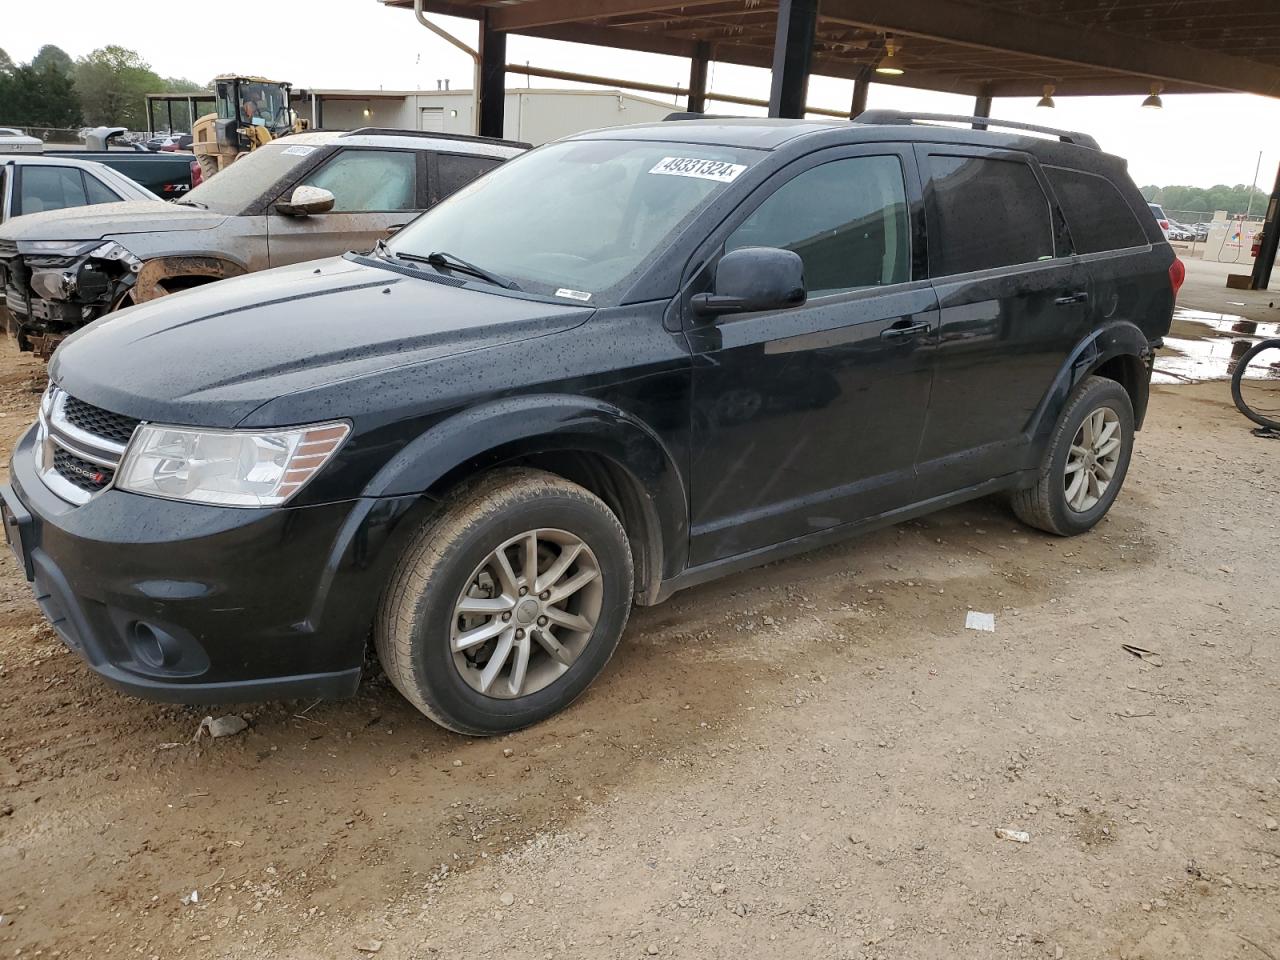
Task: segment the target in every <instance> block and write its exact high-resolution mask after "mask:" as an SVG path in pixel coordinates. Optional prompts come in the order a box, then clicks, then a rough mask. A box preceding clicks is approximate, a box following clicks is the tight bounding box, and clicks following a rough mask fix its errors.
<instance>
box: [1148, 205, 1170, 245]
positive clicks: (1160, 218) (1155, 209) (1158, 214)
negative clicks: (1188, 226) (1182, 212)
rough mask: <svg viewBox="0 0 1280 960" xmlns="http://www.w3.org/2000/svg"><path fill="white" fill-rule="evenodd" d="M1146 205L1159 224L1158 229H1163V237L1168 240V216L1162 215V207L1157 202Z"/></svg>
mask: <svg viewBox="0 0 1280 960" xmlns="http://www.w3.org/2000/svg"><path fill="white" fill-rule="evenodd" d="M1147 206H1148V207H1150V208H1151V213H1152V214H1153V215H1154V216H1155V218H1156V223H1158V224H1160V229H1161V230H1162V231H1164V238H1165V239H1166V240H1168V239H1169V218H1168V217H1166V216H1165V215H1164V207H1162V206H1160V204H1158V203H1148V204H1147Z"/></svg>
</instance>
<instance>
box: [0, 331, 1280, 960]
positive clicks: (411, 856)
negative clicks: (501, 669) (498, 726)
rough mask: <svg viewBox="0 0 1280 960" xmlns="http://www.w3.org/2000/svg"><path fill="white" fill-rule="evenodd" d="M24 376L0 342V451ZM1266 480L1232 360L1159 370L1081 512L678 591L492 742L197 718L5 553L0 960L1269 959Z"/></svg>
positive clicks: (977, 510)
mask: <svg viewBox="0 0 1280 960" xmlns="http://www.w3.org/2000/svg"><path fill="white" fill-rule="evenodd" d="M41 377H42V370H41V368H40V366H39V365H38V364H35V363H33V362H31V361H29V360H28V359H25V358H18V357H16V356H15V355H14V354H13V352H12V348H11V346H6V347H4V348H3V356H0V439H2V440H4V441H6V443H7V444H9V445H11V443H12V440H13V439H14V438H16V436H17V435H18V434H19V432H20V431H21V429H22V428H23V426H24V425H25V424H26V423H27V422H28V421H29V420H30V418H31V417H32V416H33V413H34V409H35V404H36V399H37V396H38V390H39V389H40V386H41V384H40V380H41ZM1278 494H1280V443H1277V442H1274V441H1265V440H1260V439H1256V438H1254V437H1253V436H1251V435H1250V433H1249V432H1248V429H1247V425H1246V423H1245V421H1244V419H1243V418H1242V417H1240V416H1239V415H1238V414H1237V413H1236V412H1235V411H1234V410H1233V409H1232V408H1231V407H1230V403H1229V400H1228V398H1227V390H1226V386H1225V384H1222V383H1210V384H1201V385H1194V386H1180V387H1158V388H1156V390H1155V391H1154V396H1153V400H1152V409H1151V414H1150V417H1149V420H1148V428H1147V429H1146V430H1145V431H1144V432H1143V433H1142V434H1141V435H1140V436H1139V441H1138V447H1137V452H1136V454H1135V458H1134V462H1133V466H1132V469H1131V472H1130V475H1129V479H1128V482H1127V484H1126V488H1125V491H1124V493H1123V495H1122V496H1121V498H1120V500H1119V502H1118V503H1117V505H1116V507H1115V509H1114V510H1113V511H1112V514H1111V517H1110V518H1109V520H1108V521H1107V522H1105V523H1104V524H1102V525H1101V526H1099V528H1098V529H1097V530H1095V531H1094V532H1093V533H1091V534H1090V535H1087V536H1085V537H1082V538H1079V539H1075V540H1061V539H1056V538H1052V537H1048V536H1046V535H1043V534H1040V533H1038V532H1036V531H1032V530H1029V529H1027V528H1025V527H1022V526H1020V525H1019V524H1018V523H1017V522H1016V521H1015V520H1014V519H1013V518H1012V516H1011V514H1010V513H1009V512H1008V510H1007V509H1006V508H1005V506H1004V505H1003V504H1002V503H1000V502H997V501H979V502H977V503H975V504H971V505H968V506H965V507H962V508H958V509H953V510H948V511H946V512H944V513H940V514H937V515H935V516H932V517H929V518H926V519H924V520H920V521H915V522H911V523H906V524H902V525H900V526H897V527H893V528H891V529H887V530H884V531H881V532H878V533H875V534H872V535H869V536H867V537H864V538H862V539H860V540H856V541H853V542H850V543H848V544H845V545H842V546H838V547H833V548H829V549H825V550H822V551H819V552H816V553H813V554H810V555H808V556H805V557H801V558H798V559H795V560H791V561H787V562H784V563H779V564H774V565H772V566H769V567H765V568H762V569H760V570H756V571H753V572H750V573H746V574H743V575H739V576H736V577H732V578H730V579H727V580H724V581H721V582H719V583H715V584H711V585H708V586H705V587H701V588H698V589H695V590H691V591H688V592H685V593H682V594H679V595H677V596H676V597H675V598H673V600H671V601H670V602H668V603H667V604H665V605H663V606H659V607H655V608H650V609H644V610H638V611H636V614H635V616H634V617H633V619H632V623H631V626H630V627H629V628H628V630H627V634H626V637H625V638H624V640H623V644H622V647H621V648H620V650H619V653H618V655H617V656H616V658H615V659H614V661H613V663H612V664H611V666H610V667H609V669H608V670H607V671H606V673H605V675H604V676H603V677H602V678H601V679H600V680H599V681H598V682H597V683H596V685H595V686H594V687H593V688H592V689H591V691H589V692H588V694H587V695H586V696H585V697H584V698H583V699H582V700H581V701H580V702H579V703H578V704H576V705H575V706H574V707H573V708H572V709H570V710H569V711H567V712H566V713H565V714H563V715H562V716H560V717H557V718H555V719H553V720H551V721H549V722H547V723H544V724H542V725H540V726H538V727H536V728H534V729H531V730H527V731H524V732H522V733H519V734H516V735H512V736H509V737H505V738H501V739H495V740H487V741H480V740H467V739H464V738H461V737H457V736H454V735H451V734H447V733H445V732H443V731H441V730H439V729H437V728H435V727H434V726H432V725H431V724H430V723H429V722H427V721H426V720H425V719H423V718H421V717H420V716H418V715H417V714H416V713H415V712H414V711H413V710H411V709H410V708H409V707H408V706H407V705H406V704H404V703H403V702H402V701H401V700H400V699H399V698H398V696H397V695H396V694H395V693H394V692H393V691H392V690H391V688H390V686H389V685H388V684H387V682H386V681H385V679H383V678H382V677H381V675H380V674H379V673H378V672H377V671H376V669H374V670H371V671H370V675H369V677H368V679H367V680H366V682H365V683H364V684H363V685H362V687H361V689H360V692H359V695H358V696H357V697H356V698H354V699H352V700H349V701H345V702H342V703H319V704H309V703H283V704H279V703H278V704H269V705H251V706H247V707H244V708H243V709H239V710H236V711H234V712H236V713H239V714H241V715H242V716H243V717H244V718H245V719H246V720H247V721H248V723H249V726H248V729H247V730H245V731H244V732H242V733H240V734H238V735H235V736H231V737H227V738H223V739H218V740H210V739H208V738H203V739H201V740H199V741H196V742H191V741H192V736H193V734H194V733H195V731H196V729H197V727H198V726H199V724H200V720H201V718H202V717H203V716H204V713H205V712H204V711H201V710H198V709H194V708H180V707H170V706H161V705H156V704H150V703H145V702H142V701H138V700H133V699H129V698H127V697H124V696H121V695H118V694H116V693H114V692H112V691H110V690H108V689H107V688H106V687H104V686H103V684H101V683H100V682H99V681H98V680H97V679H95V677H94V676H93V675H92V674H91V673H90V672H89V671H88V670H87V669H86V668H85V667H84V666H82V665H81V664H80V662H79V661H78V660H77V659H76V657H75V656H73V655H71V654H70V653H68V652H67V651H66V650H64V649H63V648H62V646H61V644H60V643H59V642H58V640H57V639H56V637H55V636H54V634H53V633H52V632H51V631H50V630H49V629H48V628H47V627H46V626H45V625H44V624H43V622H42V621H41V619H40V617H39V615H38V613H37V611H36V608H35V605H34V603H33V601H32V599H31V597H30V594H29V592H28V589H27V587H26V585H25V583H23V582H22V581H21V577H20V574H19V573H18V571H17V569H16V564H15V563H14V561H13V559H12V558H11V557H10V556H9V555H8V554H5V555H4V558H3V560H0V914H2V915H3V918H2V919H0V955H6V956H22V957H28V956H42V957H94V958H110V957H143V958H148V957H150V958H156V960H160V958H163V960H170V958H188V957H190V958H215V957H227V958H245V960H247V958H263V957H280V958H288V960H294V958H296V960H303V958H317V957H320V958H356V957H366V958H367V957H372V956H376V957H378V958H387V960H403V958H429V957H437V956H442V957H444V956H447V957H455V956H468V957H503V958H511V957H515V958H524V957H534V958H541V957H547V958H560V957H566V958H575V957H581V958H614V957H617V958H633V957H646V956H661V957H686V958H698V960H703V958H719V957H725V958H732V960H738V958H740V957H742V956H748V957H759V956H779V957H804V958H806V960H807V958H934V957H936V958H944V957H945V958H955V957H963V958H966V960H983V958H994V957H1014V958H1020V957H1064V956H1065V957H1107V958H1147V960H1168V958H1174V957H1178V958H1180V957H1186V958H1236V957H1238V958H1242V960H1268V958H1270V960H1277V958H1280V831H1278V830H1277V820H1278V819H1280V780H1278V779H1277V778H1278V777H1280V738H1278V737H1277V729H1278V727H1280V661H1278V659H1277V650H1276V639H1277V626H1276V625H1277V622H1278V620H1280V618H1278V616H1277V615H1278V613H1280V610H1278V604H1280V590H1277V586H1278V585H1280V577H1278V576H1277V563H1276V559H1277V556H1278V555H1280V553H1278V551H1277V546H1278V543H1277V541H1278V528H1277V517H1278V516H1280V509H1278V508H1280V496H1278ZM968 610H976V611H981V612H989V613H993V614H994V615H995V621H996V630H995V632H994V633H980V632H975V631H968V630H965V629H964V620H965V614H966V612H967V611H968ZM1122 644H1132V645H1135V646H1138V647H1141V648H1144V649H1146V650H1149V651H1152V652H1153V655H1151V656H1147V657H1145V658H1139V657H1137V656H1134V655H1131V654H1130V653H1128V652H1126V651H1125V650H1124V649H1123V647H1122ZM226 712H231V711H227V710H220V711H218V713H226ZM1000 828H1007V829H1010V830H1015V831H1024V832H1025V833H1026V834H1028V835H1029V841H1028V842H1026V843H1021V842H1016V841H1013V840H1008V839H1001V838H999V837H998V836H997V835H996V831H997V829H1000ZM197 897H198V899H197Z"/></svg>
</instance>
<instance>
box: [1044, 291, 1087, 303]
mask: <svg viewBox="0 0 1280 960" xmlns="http://www.w3.org/2000/svg"><path fill="white" fill-rule="evenodd" d="M1088 299H1089V294H1088V293H1087V292H1086V291H1084V290H1081V291H1079V292H1078V293H1068V294H1067V295H1066V296H1064V297H1058V298H1057V299H1056V300H1054V301H1053V302H1054V303H1056V304H1057V305H1058V306H1060V307H1065V306H1067V305H1069V304H1072V303H1084V302H1085V301H1086V300H1088Z"/></svg>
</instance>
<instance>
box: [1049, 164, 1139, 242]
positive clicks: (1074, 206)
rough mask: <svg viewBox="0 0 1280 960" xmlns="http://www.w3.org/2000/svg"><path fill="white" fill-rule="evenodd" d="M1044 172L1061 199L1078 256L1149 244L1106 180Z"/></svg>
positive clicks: (1052, 170)
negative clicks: (1079, 254)
mask: <svg viewBox="0 0 1280 960" xmlns="http://www.w3.org/2000/svg"><path fill="white" fill-rule="evenodd" d="M1044 172H1045V175H1046V176H1047V177H1048V178H1049V185H1050V186H1052V187H1053V192H1054V193H1056V194H1057V195H1058V205H1059V206H1060V207H1062V212H1063V214H1064V215H1065V216H1066V218H1067V228H1068V229H1069V230H1070V231H1071V242H1072V244H1073V245H1074V246H1075V248H1076V253H1097V252H1098V251H1100V250H1123V249H1124V248H1125V247H1140V246H1143V245H1145V244H1146V243H1147V236H1146V234H1145V233H1143V232H1142V227H1141V226H1139V225H1138V218H1137V217H1135V216H1134V215H1133V210H1131V209H1130V207H1129V204H1127V203H1126V202H1125V199H1124V197H1123V196H1122V195H1121V193H1120V191H1119V190H1117V189H1116V188H1115V185H1114V184H1112V183H1111V181H1110V180H1108V179H1107V178H1106V177H1098V176H1094V175H1093V174H1091V173H1081V172H1080V171H1078V170H1065V169H1063V168H1061V167H1045V168H1044Z"/></svg>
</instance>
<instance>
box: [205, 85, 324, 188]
mask: <svg viewBox="0 0 1280 960" xmlns="http://www.w3.org/2000/svg"><path fill="white" fill-rule="evenodd" d="M213 83H214V90H215V93H216V95H217V112H216V113H207V114H205V115H204V116H203V117H200V118H198V119H197V120H196V122H195V123H193V124H192V125H191V136H192V143H191V149H192V151H193V152H194V153H195V155H196V160H197V161H198V162H199V164H200V173H201V176H202V177H203V178H204V179H208V178H209V177H211V176H213V175H214V174H215V173H217V172H218V171H219V170H222V169H224V168H225V167H227V166H228V165H229V164H231V163H232V162H233V161H234V160H235V159H236V158H237V157H239V156H242V155H243V154H246V153H248V152H249V151H251V150H256V149H257V148H258V147H260V146H262V145H263V144H264V143H270V142H271V141H272V140H274V139H276V138H277V137H283V136H287V135H288V134H290V133H299V132H301V131H302V130H305V129H306V121H304V120H301V119H299V118H298V117H297V116H296V115H295V113H294V111H293V109H292V108H291V107H290V106H289V90H290V84H288V83H285V82H282V81H279V80H267V79H266V78H264V77H239V76H233V75H230V74H227V75H223V76H220V77H216V78H214V81H213Z"/></svg>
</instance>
